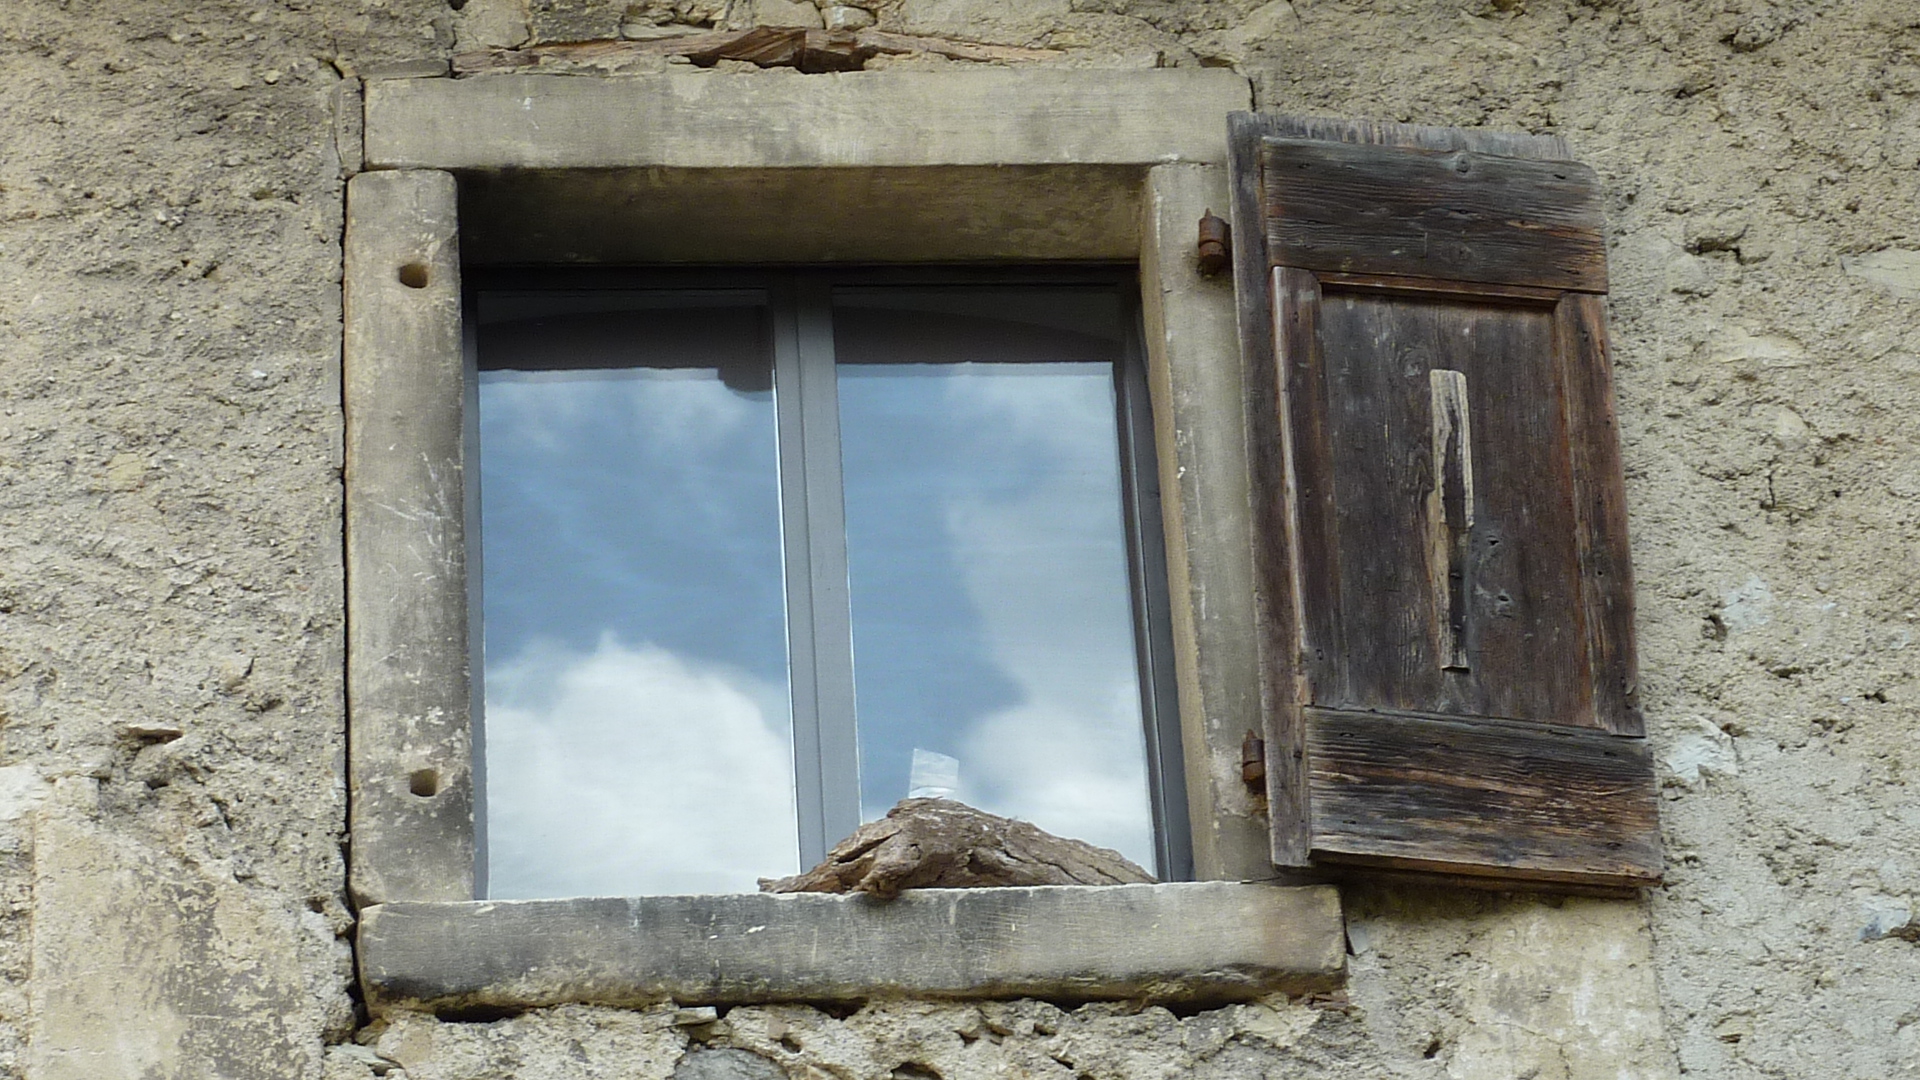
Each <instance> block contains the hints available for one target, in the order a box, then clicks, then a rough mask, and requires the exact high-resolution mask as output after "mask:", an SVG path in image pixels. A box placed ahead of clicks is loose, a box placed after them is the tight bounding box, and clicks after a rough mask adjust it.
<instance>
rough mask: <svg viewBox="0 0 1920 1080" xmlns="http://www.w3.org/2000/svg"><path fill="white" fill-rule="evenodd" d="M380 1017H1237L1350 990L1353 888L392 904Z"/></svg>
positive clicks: (378, 969) (365, 953)
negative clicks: (946, 1004)
mask: <svg viewBox="0 0 1920 1080" xmlns="http://www.w3.org/2000/svg"><path fill="white" fill-rule="evenodd" d="M359 957H360V970H361V980H362V986H363V988H364V989H365V991H366V993H367V998H368V1002H369V1004H370V1006H371V1007H372V1008H373V1009H374V1010H375V1011H376V1012H388V1011H392V1010H395V1009H426V1010H434V1011H442V1012H455V1013H459V1012H480V1013H485V1012H491V1011H498V1010H506V1009H523V1008H536V1007H541V1006H547V1005H555V1004H561V1003H567V1002H578V1003H589V1004H604V1005H629V1006H630V1005H637V1004H642V1003H646V1002H651V1001H658V1000H661V999H665V998H671V999H673V1000H675V1001H679V1002H682V1003H687V1004H728V1003H743V1002H772V1001H810V1002H826V1001H863V1000H867V999H870V998H887V997H919V998H947V999H961V998H1006V997H1040V998H1050V999H1056V1000H1096V999H1129V1000H1146V1001H1157V1002H1188V1003H1200V1004H1207V1003H1219V1002H1226V1001H1235V1000H1249V999H1253V998H1257V997H1261V996H1264V995H1267V994H1271V993H1275V992H1302V991H1307V990H1313V989H1319V988H1326V987H1330V986H1332V985H1335V984H1336V983H1337V982H1338V980H1339V978H1340V976H1341V972H1342V970H1343V965H1344V963H1345V959H1346V954H1345V937H1344V933H1343V929H1342V923H1341V916H1340V902H1339V896H1338V894H1337V892H1336V891H1335V890H1334V889H1333V888H1332V887H1330V886H1305V887H1293V888H1283V887H1276V886H1270V885H1256V884H1243V883H1238V882H1180V883H1172V884H1160V885H1118V886H1108V887H1087V886H1042V887H1035V888H1018V889H923V890H916V891H910V892H907V893H903V894H901V896H900V897H899V898H898V899H896V900H893V901H888V902H880V901H875V900H872V899H869V898H867V897H865V896H860V895H851V896H840V895H825V894H813V893H798V894H787V895H768V894H759V893H749V894H743V895H730V896H651V897H637V898H626V899H621V898H608V899H574V900H496V901H484V900H482V901H467V902H455V903H393V904H384V905H380V906H377V907H371V908H367V909H365V910H364V911H362V912H361V922H360V929H359Z"/></svg>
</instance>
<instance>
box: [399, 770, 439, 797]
mask: <svg viewBox="0 0 1920 1080" xmlns="http://www.w3.org/2000/svg"><path fill="white" fill-rule="evenodd" d="M407 790H408V791H411V792H413V793H414V794H415V795H418V796H420V797H421V798H423V799H428V798H432V797H433V796H435V795H438V794H440V770H438V769H415V770H413V774H412V775H411V776H408V777H407Z"/></svg>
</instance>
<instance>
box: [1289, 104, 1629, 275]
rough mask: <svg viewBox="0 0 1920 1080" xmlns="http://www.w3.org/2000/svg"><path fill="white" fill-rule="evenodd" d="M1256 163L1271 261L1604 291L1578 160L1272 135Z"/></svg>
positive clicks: (1590, 185) (1599, 238) (1602, 255)
mask: <svg viewBox="0 0 1920 1080" xmlns="http://www.w3.org/2000/svg"><path fill="white" fill-rule="evenodd" d="M1261 167H1262V178H1263V183H1264V188H1265V198H1266V200H1267V208H1268V217H1267V223H1266V224H1267V244H1268V249H1269V257H1270V258H1272V260H1273V261H1274V263H1275V264H1276V265H1281V266H1297V267H1302V268H1305V269H1309V270H1327V271H1337V272H1341V273H1364V274H1399V275H1409V276H1416V277H1430V278H1448V279H1453V280H1460V281H1484V282H1491V283H1498V284H1508V285H1530V286H1539V287H1544V288H1562V289H1579V290H1583V291H1588V292H1605V291H1606V287H1607V276H1606V238H1605V235H1604V219H1603V215H1602V211H1601V206H1600V197H1599V184H1598V182H1597V180H1596V179H1595V177H1594V175H1593V170H1591V169H1589V168H1587V167H1586V166H1585V165H1581V164H1579V163H1578V162H1572V161H1532V160H1526V159H1522V158H1511V157H1502V156H1499V155H1494V154H1483V153H1477V152H1474V151H1470V150H1455V151H1438V150H1426V149H1420V148H1415V147H1378V146H1352V145H1346V144H1341V143H1329V142H1323V141H1320V140H1314V139H1276V138H1268V139H1266V140H1264V141H1263V143H1262V146H1261Z"/></svg>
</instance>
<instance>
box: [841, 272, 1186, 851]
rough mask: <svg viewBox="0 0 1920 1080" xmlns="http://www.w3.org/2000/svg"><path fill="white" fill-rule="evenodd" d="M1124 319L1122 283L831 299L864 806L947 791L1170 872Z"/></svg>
mask: <svg viewBox="0 0 1920 1080" xmlns="http://www.w3.org/2000/svg"><path fill="white" fill-rule="evenodd" d="M1120 325H1121V323H1120V307H1119V304H1118V302H1117V300H1116V299H1115V298H1114V297H1113V295H1112V294H1111V293H1106V292H1093V291H1073V290H1020V291H1010V290H999V289H986V290H946V291H942V292H937V293H936V292H932V291H927V290H919V289H893V290H879V289H873V290H843V291H841V292H838V293H836V305H835V311H834V332H835V347H836V355H837V357H838V359H839V361H840V366H839V369H838V370H839V376H840V382H839V388H840V389H839V393H840V410H841V413H840V430H841V445H842V462H843V469H844V474H845V485H846V516H847V547H848V564H849V568H850V574H849V576H850V582H851V587H852V596H853V627H854V657H855V681H856V687H857V701H858V711H859V721H858V723H859V739H860V777H861V780H860V783H861V802H862V812H863V814H864V815H865V816H866V817H868V818H869V819H871V818H874V817H878V816H880V815H881V814H884V813H885V812H886V810H887V809H888V808H889V807H890V806H892V805H893V804H894V803H895V802H896V801H898V800H899V799H902V798H904V797H906V796H907V795H908V794H909V792H910V791H911V790H913V789H914V788H915V787H916V785H917V786H918V787H919V788H920V789H922V790H926V791H935V792H937V791H939V790H940V789H944V788H952V789H953V790H952V794H953V795H954V796H955V797H957V798H959V799H962V800H963V801H966V802H969V803H971V804H973V805H976V806H979V807H981V808H982V809H986V810H991V811H993V812H995V813H1000V814H1006V815H1009V816H1013V817H1018V818H1024V819H1026V820H1029V821H1032V822H1034V823H1036V824H1038V825H1040V826H1041V827H1042V828H1045V829H1048V830H1050V831H1053V832H1056V833H1059V834H1061V835H1064V836H1072V837H1078V838H1080V839H1084V840H1088V841H1091V842H1093V843H1096V844H1099V845H1101V846H1105V847H1112V848H1117V849H1119V850H1120V851H1121V852H1122V853H1123V854H1125V855H1126V856H1127V857H1129V858H1131V859H1133V860H1134V861H1136V862H1139V863H1141V864H1142V865H1145V866H1149V867H1151V866H1152V865H1153V828H1152V819H1151V816H1150V810H1149V806H1148V801H1147V766H1146V752H1145V744H1144V726H1143V723H1142V718H1141V699H1140V687H1139V675H1138V669H1137V661H1136V657H1135V646H1134V633H1133V623H1132V611H1131V604H1130V600H1129V587H1128V584H1129V577H1128V565H1127V557H1128V556H1127V546H1126V540H1125V534H1124V532H1123V528H1122V512H1121V487H1120V451H1119V445H1118V434H1117V430H1116V408H1115V401H1114V363H1115V361H1116V360H1117V358H1118V355H1119V349H1120V339H1121V335H1120V332H1119V328H1120ZM916 760H917V762H918V769H917V770H916ZM916 772H917V774H918V775H917V778H916Z"/></svg>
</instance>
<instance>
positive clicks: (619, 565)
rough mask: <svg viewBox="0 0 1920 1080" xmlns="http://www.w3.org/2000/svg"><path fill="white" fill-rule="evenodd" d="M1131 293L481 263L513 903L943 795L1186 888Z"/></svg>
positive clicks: (491, 884)
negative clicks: (539, 270)
mask: <svg viewBox="0 0 1920 1080" xmlns="http://www.w3.org/2000/svg"><path fill="white" fill-rule="evenodd" d="M1135 294H1137V285H1135V284H1134V281H1133V274H1132V273H1131V272H1126V273H1119V272H1114V271H1104V270H1093V271H1067V272H1062V271H1058V270H1055V271H1017V270H1008V271H998V272H992V273H982V272H970V273H962V272H927V271H920V272H914V273H906V272H902V271H898V270H896V271H888V272H877V273H859V272H848V271H813V272H786V273H760V274H713V273H701V272H688V271H679V272H673V271H665V272H659V273H654V274H645V273H625V274H619V273H606V272H601V273H594V274H586V275H582V274H565V275H560V274H554V273H546V274H527V273H516V274H510V275H501V274H494V275H490V276H483V277H480V278H479V279H478V280H477V281H476V283H475V284H474V286H473V296H474V301H473V307H472V311H471V313H470V317H471V322H472V323H473V325H474V326H475V327H476V328H477V333H476V335H475V344H476V360H477V369H478V370H477V383H478V386H477V390H478V393H477V398H478V401H477V404H478V410H477V415H478V431H477V441H478V447H479V460H480V473H481V485H480V486H481V491H480V496H479V503H480V507H481V513H480V517H481V532H480V535H481V538H482V543H481V548H482V551H483V553H484V554H483V558H482V560H481V565H482V567H483V568H484V569H483V571H482V573H480V574H479V575H474V576H472V577H470V581H473V582H476V583H480V584H479V589H478V592H479V596H478V597H477V600H478V603H477V604H476V605H475V606H476V607H477V608H478V609H479V610H481V611H482V612H483V613H484V633H483V634H482V635H481V637H482V638H483V639H484V658H483V659H479V660H477V661H476V664H475V667H476V670H481V671H483V672H484V676H483V679H482V683H483V685H484V688H485V690H484V698H485V704H484V709H483V716H484V720H483V721H482V723H481V724H479V725H478V727H479V729H480V730H481V731H483V732H484V740H485V741H484V751H483V753H484V760H485V768H484V777H485V780H484V791H485V798H484V803H483V805H484V813H485V820H486V828H485V832H484V836H485V854H486V864H485V865H486V874H487V886H486V895H489V896H494V897H501V898H524V897H540V896H587V895H644V894H674V893H711V892H739V891H751V890H752V889H753V888H754V883H755V879H756V878H757V877H762V876H777V875H783V874H790V873H793V872H795V871H797V870H798V869H800V868H802V867H804V866H810V865H812V864H813V863H815V862H817V861H818V860H819V859H820V858H821V857H822V856H823V855H824V854H825V851H826V849H827V847H829V846H830V845H831V844H832V843H834V842H835V841H837V840H838V839H839V838H841V837H842V836H844V835H846V834H847V833H850V832H851V831H852V830H853V829H854V827H855V826H857V825H858V824H859V823H860V822H861V821H863V820H873V819H875V818H877V817H879V816H881V815H883V814H885V812H886V811H887V810H888V809H889V808H890V807H891V806H892V805H893V804H894V803H895V802H897V801H898V800H900V799H902V798H905V797H908V796H909V795H911V794H945V795H952V796H954V797H956V798H960V799H963V800H964V801H967V802H969V803H971V804H973V805H977V806H980V807H982V808H984V809H987V810H990V811H995V812H999V813H1003V814H1006V815H1008V816H1013V817H1019V818H1022V819H1026V820H1031V821H1034V822H1036V823H1038V824H1040V825H1041V826H1042V827H1044V828H1048V829H1051V830H1053V831H1055V832H1058V833H1060V834H1062V835H1066V836H1074V837H1078V838H1082V839H1086V840H1088V841H1091V842H1093V843H1096V844H1100V845H1102V846H1107V847H1113V848H1116V849H1118V850H1120V851H1121V852H1122V853H1123V854H1126V855H1127V856H1128V857H1130V858H1132V859H1134V860H1135V861H1137V862H1139V863H1141V864H1142V865H1145V866H1148V867H1157V869H1158V871H1159V873H1160V874H1161V876H1163V877H1176V876H1185V873H1186V872H1187V870H1186V868H1187V856H1186V853H1185V843H1184V835H1183V834H1184V833H1185V828H1184V812H1183V811H1184V805H1185V796H1184V793H1183V792H1182V791H1181V786H1180V770H1179V767H1178V764H1177V762H1178V729H1177V726H1176V724H1175V723H1174V722H1173V717H1174V714H1175V704H1174V702H1173V701H1172V700H1171V691H1172V678H1171V671H1170V669H1171V658H1170V657H1169V655H1168V650H1167V645H1166V641H1167V637H1168V628H1167V612H1166V598H1165V584H1164V582H1165V571H1164V555H1163V553H1162V550H1161V546H1162V545H1161V540H1160V536H1161V531H1160V530H1161V526H1160V522H1159V515H1158V510H1157V506H1158V501H1159V500H1158V492H1157V485H1156V484H1155V482H1154V477H1155V476H1156V472H1155V469H1154V465H1153V460H1152V453H1151V447H1150V437H1151V427H1150V425H1149V424H1148V422H1147V412H1148V410H1147V405H1146V400H1145V399H1146V379H1145V372H1144V369H1143V366H1142V364H1141V363H1140V362H1139V358H1140V350H1139V343H1138V333H1137V316H1136V315H1135V313H1134V311H1133V307H1132V304H1131V303H1130V301H1129V297H1130V296H1132V295H1135ZM1170 808H1171V809H1170ZM1169 818H1171V820H1172V822H1173V824H1172V826H1171V827H1169V826H1168V824H1167V822H1168V820H1169Z"/></svg>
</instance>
